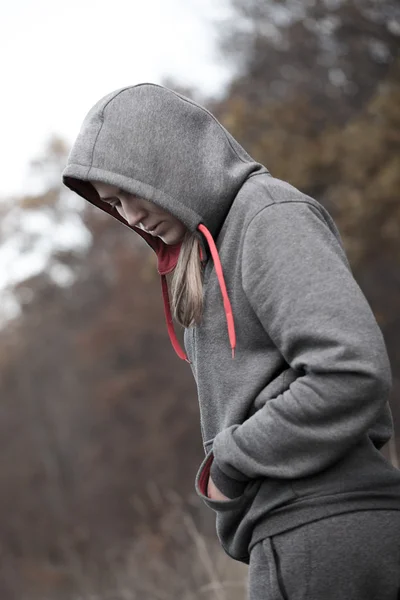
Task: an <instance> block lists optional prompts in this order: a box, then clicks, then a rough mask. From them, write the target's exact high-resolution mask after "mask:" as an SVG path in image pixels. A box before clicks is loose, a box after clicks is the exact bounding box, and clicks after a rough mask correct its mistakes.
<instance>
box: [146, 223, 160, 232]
mask: <svg viewBox="0 0 400 600" xmlns="http://www.w3.org/2000/svg"><path fill="white" fill-rule="evenodd" d="M161 223H162V221H160V223H157V225H155V226H154V227H152V228H151V229H146V231H147V232H148V233H156V231H157V229H158V228H159V226H160V225H161Z"/></svg>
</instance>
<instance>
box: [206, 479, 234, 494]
mask: <svg viewBox="0 0 400 600" xmlns="http://www.w3.org/2000/svg"><path fill="white" fill-rule="evenodd" d="M207 496H208V497H209V498H211V499H212V500H231V498H227V497H226V496H224V494H223V493H222V492H220V491H219V489H218V488H217V486H216V485H215V483H214V482H213V480H212V479H211V475H210V476H209V477H208V484H207Z"/></svg>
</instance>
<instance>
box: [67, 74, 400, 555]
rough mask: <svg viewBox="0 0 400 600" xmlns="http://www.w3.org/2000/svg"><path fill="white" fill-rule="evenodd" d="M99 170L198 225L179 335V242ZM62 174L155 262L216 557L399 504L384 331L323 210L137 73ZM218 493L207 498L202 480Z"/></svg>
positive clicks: (191, 105)
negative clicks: (132, 210)
mask: <svg viewBox="0 0 400 600" xmlns="http://www.w3.org/2000/svg"><path fill="white" fill-rule="evenodd" d="M89 179H96V180H99V181H103V182H105V183H108V184H112V185H116V186H119V187H120V188H122V189H124V190H125V191H127V192H131V193H133V194H135V195H137V196H140V197H142V198H145V199H147V200H150V201H152V202H154V203H156V204H158V205H159V206H161V207H162V208H163V209H165V210H168V211H169V212H170V213H172V214H173V215H174V216H175V217H177V218H178V219H180V220H181V221H182V222H183V223H184V224H185V225H186V226H187V227H188V229H189V230H190V231H192V232H195V231H198V232H200V233H201V252H200V258H201V259H202V261H203V264H204V286H203V290H204V291H203V299H204V309H203V317H202V321H201V323H200V324H199V325H197V326H195V327H190V328H187V329H185V332H184V345H185V350H186V353H185V352H184V350H183V349H182V348H181V347H180V345H179V342H178V340H177V338H176V335H175V332H174V327H173V323H172V319H171V312H170V307H169V298H168V288H167V282H166V277H165V275H166V274H167V273H170V272H171V271H172V270H173V269H174V267H175V265H176V262H177V259H178V256H179V250H180V244H176V245H174V246H167V245H166V244H165V243H164V242H163V241H162V240H161V239H160V238H155V237H153V236H151V235H150V234H147V233H146V232H144V231H143V230H141V229H140V228H138V227H135V226H130V225H129V224H128V223H127V222H126V221H125V220H124V219H123V218H122V217H121V216H120V215H119V214H118V213H117V211H116V210H113V209H112V208H111V206H110V205H109V204H107V203H105V202H102V201H101V200H100V198H99V196H98V194H97V192H96V190H95V189H94V188H93V186H92V185H91V184H90V183H89V182H88V180H89ZM63 182H64V183H65V184H66V185H67V186H68V187H69V188H71V189H72V190H74V191H75V192H77V193H78V194H80V195H81V196H83V197H84V198H86V199H87V200H89V201H90V202H91V203H93V204H95V205H96V206H98V207H100V208H101V209H102V210H104V211H106V212H108V213H109V214H111V215H112V216H113V217H115V218H116V219H118V220H119V221H120V222H122V223H124V224H125V225H126V226H128V227H130V228H131V229H132V230H134V231H136V232H137V233H138V234H139V235H141V236H142V237H143V239H144V240H145V241H146V242H147V243H148V244H149V245H150V246H151V247H152V248H153V250H154V251H155V252H156V254H157V258H158V262H157V265H158V272H159V274H160V277H161V284H162V292H163V299H164V307H165V314H166V320H167V327H168V332H169V335H170V339H171V342H172V345H173V347H174V348H175V351H176V352H177V354H178V356H179V357H180V358H182V359H184V360H186V361H187V362H188V363H189V364H190V367H191V369H192V372H193V376H194V378H195V381H196V384H197V390H198V399H199V405H200V417H201V434H202V440H203V445H204V451H205V456H204V459H203V461H202V462H201V464H200V465H199V467H198V470H197V473H196V476H195V481H194V485H195V490H196V492H197V494H198V495H199V497H200V498H202V500H203V501H204V503H205V504H206V505H207V506H208V507H209V508H211V509H212V510H213V511H214V512H215V515H216V531H217V535H218V538H219V540H220V542H221V545H222V547H223V548H224V550H225V552H226V553H227V554H228V555H229V556H231V557H232V558H233V559H235V560H238V561H241V562H244V563H247V564H248V562H249V553H250V550H251V548H252V546H253V545H254V544H255V543H257V541H259V540H260V539H262V538H263V537H266V536H269V535H273V534H276V533H279V532H282V531H285V530H287V529H291V528H293V527H297V526H299V525H302V524H304V523H307V522H310V521H314V520H317V519H321V518H324V517H327V516H329V515H333V514H338V513H343V512H348V511H354V510H365V509H369V510H371V509H382V508H385V509H388V508H390V509H395V510H400V471H399V470H398V469H396V468H395V467H394V466H392V465H391V464H390V463H389V462H388V461H387V460H386V458H385V457H384V456H383V455H382V453H381V452H380V448H381V447H382V446H383V444H384V443H385V442H387V441H388V440H389V438H390V437H391V435H392V432H393V425H392V418H391V413H390V409H389V405H388V398H389V393H390V390H391V386H392V378H391V368H390V363H389V358H388V355H387V350H386V347H385V342H384V338H383V335H382V332H381V330H380V328H379V326H378V324H377V322H376V319H375V317H374V314H373V312H372V310H371V308H370V306H369V304H368V302H367V300H366V298H365V296H364V294H363V292H362V290H361V289H360V287H359V285H358V284H357V282H356V281H355V279H354V276H353V274H352V271H351V268H350V265H349V262H348V260H347V257H346V254H345V250H344V248H343V244H342V240H341V238H340V234H339V231H338V229H337V227H336V225H335V223H334V221H333V219H332V217H331V216H330V214H329V213H328V211H327V210H326V209H325V208H324V207H323V206H322V205H321V204H320V203H319V202H317V201H316V200H315V199H313V198H311V197H310V196H308V195H307V194H305V193H303V192H301V191H299V190H298V189H297V188H295V187H294V186H292V185H290V184H289V183H287V182H284V181H282V180H280V179H277V178H275V177H273V176H272V175H271V174H270V172H269V171H268V169H267V168H266V167H265V166H264V165H262V164H260V163H258V162H257V161H255V160H253V159H252V158H251V157H250V156H249V155H248V154H247V153H246V151H245V150H244V149H243V148H242V146H240V144H239V143H238V142H237V141H236V140H235V139H234V138H233V137H232V136H231V135H230V134H229V132H228V131H227V130H226V129H225V128H224V127H223V126H222V125H221V124H220V123H219V122H218V121H217V120H216V118H215V117H214V116H213V115H212V114H211V113H210V112H209V111H207V110H206V109H205V108H203V107H202V106H200V105H199V104H197V103H196V102H194V101H192V100H190V99H188V98H186V97H184V96H183V95H181V94H179V93H177V92H174V91H172V90H170V89H168V88H165V87H163V86H159V85H155V84H151V83H144V84H140V85H135V86H129V87H125V88H122V89H119V90H116V91H114V92H112V93H110V94H108V95H107V96H105V97H104V98H102V99H101V100H99V101H98V102H97V103H96V104H95V105H94V106H93V107H92V108H91V110H90V111H89V113H88V114H87V116H86V117H85V119H84V122H83V124H82V127H81V130H80V133H79V135H78V138H77V140H76V142H75V144H74V146H73V148H72V150H71V153H70V155H69V158H68V163H67V166H66V168H65V170H64V172H63ZM210 473H211V477H212V479H213V481H214V482H215V484H216V485H217V487H218V488H219V489H220V490H221V492H222V493H223V494H225V496H227V500H213V499H211V498H209V497H208V496H207V482H208V478H209V475H210Z"/></svg>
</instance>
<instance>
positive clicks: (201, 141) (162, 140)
mask: <svg viewBox="0 0 400 600" xmlns="http://www.w3.org/2000/svg"><path fill="white" fill-rule="evenodd" d="M255 171H258V172H266V173H268V172H269V171H268V170H267V169H266V168H265V167H264V165H262V164H260V163H258V162H256V161H254V160H253V159H252V158H251V156H249V155H248V154H247V152H246V151H245V150H244V149H243V147H242V146H241V145H240V144H239V143H238V142H237V141H236V140H235V139H234V138H233V137H232V136H231V135H230V133H229V132H228V131H227V130H226V129H225V128H224V127H223V126H222V125H221V123H220V122H219V121H218V120H217V119H216V118H215V117H214V116H213V115H212V114H211V113H210V112H209V111H208V110H207V109H205V108H204V107H203V106H201V105H199V104H197V103H196V102H194V101H193V100H190V99H189V98H186V97H185V96H183V95H182V94H180V93H178V92H175V91H173V90H171V89H169V88H166V87H164V86H161V85H157V84H153V83H141V84H138V85H133V86H128V87H124V88H120V89H118V90H115V91H114V92H111V93H109V94H107V95H106V96H104V97H103V98H101V99H100V100H99V101H98V102H97V103H96V104H95V105H94V106H93V107H92V108H91V109H90V110H89V112H88V113H87V115H86V117H85V119H84V121H83V123H82V126H81V129H80V132H79V134H78V137H77V139H76V141H75V143H74V145H73V147H72V149H71V152H70V154H69V156H68V160H67V165H66V167H65V169H64V171H63V173H62V180H63V183H64V184H65V185H66V186H67V187H69V188H70V189H71V190H73V191H74V192H76V193H77V194H79V195H80V196H82V197H83V198H85V199H86V200H88V201H89V202H91V203H92V204H94V205H95V206H98V207H99V208H101V209H102V210H104V211H105V212H107V213H109V214H110V215H111V216H113V217H114V218H116V219H118V220H119V221H120V222H121V223H123V224H124V225H126V226H128V227H130V229H132V230H134V231H136V232H137V233H138V234H139V235H140V236H141V237H142V238H143V239H144V240H145V241H146V242H147V243H148V244H149V246H150V247H151V248H152V249H153V250H154V251H155V252H156V254H157V259H158V260H157V268H158V272H159V274H160V275H161V284H162V290H163V299H164V308H165V314H166V320H167V326H168V332H169V335H170V339H171V343H172V345H173V347H174V349H175V351H176V352H177V354H178V356H179V357H180V358H182V359H184V360H186V361H188V358H187V356H186V354H185V353H184V352H183V350H182V348H181V347H180V345H179V343H178V340H177V338H176V335H175V332H174V328H173V324H172V318H171V311H170V305H169V299H168V287H167V281H166V278H165V275H166V274H167V273H170V272H171V271H172V270H173V269H174V268H175V266H176V263H177V261H178V257H179V251H180V248H181V243H179V244H174V245H167V244H165V242H163V240H162V239H161V238H158V237H153V236H152V235H151V234H149V233H147V232H145V231H143V230H142V229H140V228H139V227H135V226H131V225H129V224H128V222H127V221H126V220H125V219H124V218H123V217H122V216H121V215H120V214H119V213H118V211H117V210H115V209H114V208H113V207H111V206H110V205H109V204H108V203H107V202H104V201H102V200H101V199H100V197H99V195H98V193H97V191H96V190H95V188H94V187H93V186H92V185H91V183H90V182H89V179H93V180H97V181H101V182H103V183H107V184H110V185H115V186H118V187H119V188H121V189H123V190H124V191H126V192H128V193H131V194H134V195H136V196H139V197H141V198H144V199H145V200H149V201H151V202H154V203H155V204H158V205H159V206H160V207H161V208H162V209H164V210H166V211H168V212H170V213H171V214H172V215H174V216H175V217H176V218H177V219H179V220H180V221H181V222H182V223H184V225H186V227H187V228H188V230H189V231H191V232H195V231H199V232H201V233H202V234H203V236H204V238H205V240H206V241H207V243H208V246H209V250H210V252H211V256H212V258H213V260H214V265H215V269H216V274H217V277H218V281H219V283H220V287H221V293H222V296H223V301H224V308H225V314H226V319H227V325H228V333H229V339H230V343H231V347H232V356H233V352H234V347H235V330H234V323H233V316H232V311H231V307H230V302H229V298H228V295H227V292H226V287H225V282H224V277H223V273H222V267H221V263H220V261H219V255H218V252H217V249H216V246H215V243H214V238H216V237H217V236H218V233H219V231H220V229H221V227H222V224H223V222H224V220H225V218H226V216H227V214H228V212H229V209H230V207H231V205H232V202H233V200H234V198H235V196H236V194H237V193H238V191H239V189H240V188H241V186H242V185H243V183H244V181H245V180H246V179H247V177H248V176H249V175H250V174H251V173H254V172H255ZM201 241H202V248H203V251H201V253H200V257H201V258H202V259H205V257H204V256H203V254H206V255H207V256H208V250H207V247H206V245H205V244H204V241H203V238H201ZM188 362H189V361H188Z"/></svg>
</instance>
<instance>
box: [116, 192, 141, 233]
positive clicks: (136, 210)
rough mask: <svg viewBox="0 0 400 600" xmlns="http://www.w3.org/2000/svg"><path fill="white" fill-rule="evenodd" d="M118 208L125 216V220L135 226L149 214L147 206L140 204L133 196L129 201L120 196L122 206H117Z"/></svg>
mask: <svg viewBox="0 0 400 600" xmlns="http://www.w3.org/2000/svg"><path fill="white" fill-rule="evenodd" d="M117 210H118V211H119V213H120V215H121V216H122V217H124V219H125V221H127V222H128V223H129V225H131V226H135V225H137V224H138V223H140V221H142V220H143V219H144V218H145V217H146V215H147V211H146V210H145V208H144V207H143V206H140V204H139V203H138V202H136V201H134V200H132V198H131V199H130V200H129V202H127V201H126V200H124V199H123V198H120V206H117Z"/></svg>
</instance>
